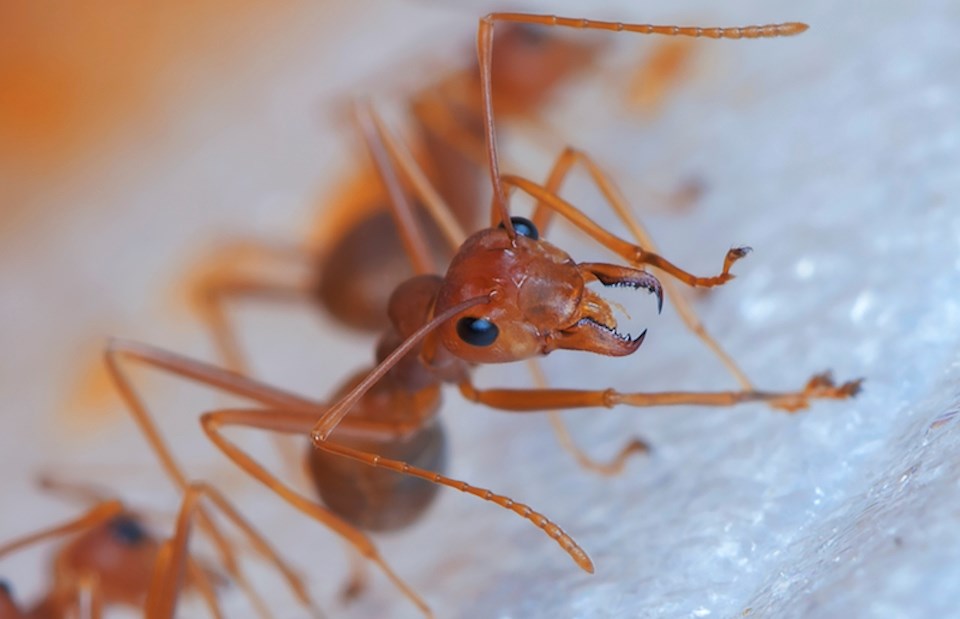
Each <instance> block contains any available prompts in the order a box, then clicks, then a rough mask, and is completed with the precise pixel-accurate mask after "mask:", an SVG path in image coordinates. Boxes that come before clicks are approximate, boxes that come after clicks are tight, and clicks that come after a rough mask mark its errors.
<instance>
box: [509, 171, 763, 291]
mask: <svg viewBox="0 0 960 619" xmlns="http://www.w3.org/2000/svg"><path fill="white" fill-rule="evenodd" d="M502 180H503V183H504V184H505V185H509V186H512V187H516V188H517V189H519V190H520V191H522V192H524V193H526V194H527V195H529V196H530V197H532V198H534V199H535V200H537V201H538V202H540V203H541V204H543V205H545V206H547V207H549V208H551V209H553V210H555V211H556V212H557V213H559V214H560V215H562V216H563V217H564V218H566V219H567V220H568V221H569V222H570V223H572V224H573V225H574V226H576V227H577V228H580V230H581V231H583V232H584V233H585V234H587V235H588V236H589V237H591V238H592V239H594V240H595V241H597V242H598V243H600V244H601V245H603V246H604V247H606V248H607V249H609V250H610V251H612V252H614V253H615V254H617V255H618V256H620V257H621V258H623V259H624V260H626V261H628V262H629V263H630V264H632V265H634V266H644V265H649V266H652V267H656V268H657V269H659V270H661V271H663V272H664V273H666V274H668V275H670V276H672V277H674V278H676V279H678V280H680V281H682V282H683V283H685V284H687V285H688V286H693V287H696V288H713V287H715V286H721V285H723V284H725V283H727V282H728V281H730V280H731V279H733V277H734V276H733V275H731V274H730V268H731V267H732V266H733V264H734V263H735V262H736V261H737V260H740V259H741V258H743V257H744V256H746V255H747V254H748V253H750V248H749V247H736V248H734V249H731V250H730V251H728V252H727V255H726V256H725V257H724V260H723V269H722V270H721V271H720V273H719V274H718V275H713V276H709V277H701V276H697V275H694V274H693V273H690V272H688V271H685V270H683V269H681V268H680V267H678V266H677V265H675V264H673V263H672V262H670V261H669V260H667V259H666V258H664V257H663V256H660V255H659V254H656V253H654V252H652V251H648V250H646V249H644V248H643V247H642V246H640V245H636V244H634V243H630V242H629V241H625V240H624V239H621V238H620V237H618V236H617V235H615V234H614V233H612V232H610V231H609V230H607V229H606V228H604V227H603V226H601V225H600V224H598V223H597V222H595V221H593V220H592V219H590V218H589V217H587V215H586V214H585V213H584V212H583V211H581V210H580V209H578V208H577V207H575V206H574V205H572V204H570V203H569V202H567V201H566V200H564V199H563V198H560V197H559V196H557V195H556V194H555V193H553V192H551V191H548V190H547V189H546V187H544V186H542V185H538V184H537V183H534V182H533V181H530V180H527V179H525V178H522V177H520V176H514V175H512V174H504V175H503V177H502Z"/></svg>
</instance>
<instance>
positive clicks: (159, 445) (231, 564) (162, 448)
mask: <svg viewBox="0 0 960 619" xmlns="http://www.w3.org/2000/svg"><path fill="white" fill-rule="evenodd" d="M143 352H149V349H148V350H147V351H142V350H141V347H138V346H136V345H130V344H125V343H122V342H120V341H117V340H113V341H111V342H110V343H109V344H108V345H107V348H106V350H105V352H104V359H105V362H106V365H107V369H108V371H109V373H110V376H111V378H112V379H113V381H114V385H115V386H116V388H117V391H118V392H119V394H120V396H121V397H122V399H123V400H124V403H125V404H126V408H127V410H128V411H129V412H130V414H131V415H132V416H133V418H134V421H135V422H136V423H137V425H138V427H139V428H140V431H141V432H142V433H143V435H144V437H145V438H146V439H147V443H148V444H149V446H150V448H151V450H152V451H153V452H154V454H155V455H156V456H157V458H158V460H159V461H160V464H161V467H162V468H163V470H164V472H165V473H166V475H167V476H168V477H169V478H170V480H171V481H172V482H173V483H174V485H175V486H176V487H177V488H178V489H179V490H180V492H182V493H186V492H187V491H188V490H189V489H190V487H191V483H192V482H191V481H189V480H188V478H187V476H186V474H185V473H184V472H183V469H182V468H181V466H180V464H179V463H178V462H177V460H176V458H175V457H174V456H173V453H172V452H171V450H170V448H169V447H168V446H167V443H166V441H165V440H164V439H163V437H162V435H161V434H160V431H159V430H158V428H157V427H156V424H155V423H154V421H153V418H152V416H151V415H150V413H149V411H148V409H147V407H146V405H145V404H144V403H143V401H142V400H141V398H140V396H139V394H138V393H137V391H136V389H135V388H134V387H133V382H132V381H131V380H130V378H129V377H128V375H127V373H126V372H125V371H124V369H123V367H122V364H121V360H122V359H127V360H134V361H140V362H142V363H147V364H148V365H151V364H150V363H149V362H148V361H146V358H149V354H146V355H144V354H143ZM152 365H154V366H155V367H160V368H161V369H163V368H164V367H165V366H163V365H162V363H161V364H157V363H154V364H152ZM175 373H176V372H175ZM223 374H225V375H226V376H229V377H230V378H231V379H232V380H233V381H234V382H242V381H243V378H242V376H241V375H239V374H237V373H235V372H230V371H224V372H223ZM181 375H183V374H181ZM187 377H189V375H188V376H187ZM201 382H202V381H201ZM205 487H207V486H205ZM217 496H219V495H217ZM211 497H212V495H211ZM214 502H215V503H216V500H214ZM221 508H222V511H224V514H225V515H227V516H228V517H229V516H230V515H231V513H232V514H234V515H236V516H239V514H238V513H237V512H236V510H233V509H232V508H230V509H229V510H227V509H225V508H223V506H222V505H221ZM196 509H197V519H198V522H199V524H200V527H201V529H202V530H203V531H204V533H205V534H206V535H208V536H209V537H210V539H211V541H212V542H213V544H214V546H215V547H216V549H217V552H218V554H219V555H220V560H221V562H222V563H223V565H224V569H226V571H227V573H228V574H230V577H231V578H232V579H233V580H235V581H236V582H237V584H238V585H239V586H240V588H241V589H242V590H243V591H244V593H245V594H246V595H247V597H249V598H250V600H251V601H252V602H253V604H254V606H255V607H257V609H258V612H259V613H260V614H261V615H263V616H270V612H269V607H268V605H267V604H266V602H265V601H264V600H263V598H261V597H260V595H259V594H258V593H257V591H256V590H255V589H254V588H253V586H252V584H251V583H250V581H249V579H248V578H247V577H246V575H245V573H244V572H243V570H242V568H241V566H240V563H239V561H238V560H237V556H236V553H235V552H234V549H233V547H232V545H231V543H230V542H229V540H228V539H227V538H226V537H225V536H224V534H223V533H222V532H221V531H220V529H219V527H218V526H217V525H216V523H215V522H214V520H213V519H212V518H211V517H210V515H209V513H207V511H206V510H205V509H204V508H203V506H198V507H197V508H196ZM235 522H236V524H237V526H238V527H239V528H240V529H241V530H243V531H244V532H246V533H247V534H248V535H253V534H255V530H253V529H252V528H245V526H247V527H248V525H241V522H242V520H237V521H235ZM251 539H253V538H251ZM256 539H257V540H259V541H254V544H253V545H254V548H255V549H258V550H260V551H262V552H261V553H262V554H263V555H264V557H265V558H266V559H267V560H268V561H269V562H271V563H273V564H274V566H275V567H276V568H277V569H278V571H279V572H280V573H281V576H282V577H283V578H284V579H285V580H286V581H287V583H288V586H289V587H290V588H291V590H292V591H293V592H294V595H295V596H296V597H297V599H298V600H299V601H300V602H301V603H302V604H304V606H306V607H308V608H311V609H313V608H315V607H316V605H315V604H314V603H313V602H312V600H310V599H309V597H306V598H305V597H303V596H304V595H306V590H305V588H304V587H303V585H302V583H301V582H300V581H299V579H298V577H296V575H295V572H294V570H293V569H292V568H290V567H289V566H287V565H286V563H285V562H284V561H283V560H282V559H280V558H279V556H278V555H277V554H276V553H275V552H273V551H270V552H266V549H268V548H270V547H269V545H268V544H267V543H266V542H265V541H262V538H260V537H259V535H258V534H256Z"/></svg>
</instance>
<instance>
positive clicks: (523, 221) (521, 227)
mask: <svg viewBox="0 0 960 619" xmlns="http://www.w3.org/2000/svg"><path fill="white" fill-rule="evenodd" d="M510 223H512V224H513V229H514V230H516V231H517V234H519V235H520V236H525V237H527V238H528V239H532V240H534V241H536V240H537V239H539V238H540V232H539V231H538V230H537V227H536V226H535V225H533V222H532V221H530V220H529V219H527V218H526V217H511V218H510ZM500 227H501V228H503V224H500Z"/></svg>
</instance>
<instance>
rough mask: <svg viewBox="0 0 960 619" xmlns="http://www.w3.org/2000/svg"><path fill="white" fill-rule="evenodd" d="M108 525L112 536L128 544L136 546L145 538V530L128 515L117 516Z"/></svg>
mask: <svg viewBox="0 0 960 619" xmlns="http://www.w3.org/2000/svg"><path fill="white" fill-rule="evenodd" d="M109 526H110V532H111V533H112V534H113V537H114V538H116V539H117V540H118V541H120V542H122V543H124V544H127V545H128V546H136V545H137V544H139V543H140V542H142V541H143V540H145V539H146V538H147V532H146V531H144V530H143V527H142V526H140V523H139V522H137V521H136V520H135V519H134V518H131V517H130V516H117V517H116V518H114V519H113V520H111V521H110V525H109Z"/></svg>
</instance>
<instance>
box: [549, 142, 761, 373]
mask: <svg viewBox="0 0 960 619" xmlns="http://www.w3.org/2000/svg"><path fill="white" fill-rule="evenodd" d="M576 164H580V165H581V166H583V167H584V168H585V169H586V171H587V173H588V174H589V175H590V178H591V179H592V180H593V182H594V184H595V185H596V186H597V188H598V189H599V190H600V192H601V194H602V195H603V197H604V199H605V200H606V202H607V204H608V205H609V206H610V207H611V208H612V209H613V211H614V212H615V213H616V214H617V216H618V217H619V218H620V220H621V221H622V222H623V223H624V225H625V226H626V227H627V228H628V229H629V230H630V233H631V234H632V235H633V238H634V239H635V240H636V242H637V243H638V245H640V247H642V248H644V249H647V250H649V251H651V252H657V251H658V250H657V246H656V244H655V243H654V241H653V237H651V236H650V233H649V232H648V231H647V229H646V228H645V227H644V225H643V224H642V223H641V222H640V220H639V219H638V218H637V217H636V215H635V214H634V213H633V212H632V210H631V209H630V207H629V206H628V205H627V201H626V199H624V197H623V194H622V193H621V192H620V190H619V189H618V188H617V186H616V185H615V184H614V183H613V181H612V179H610V177H609V176H608V175H607V174H606V173H605V172H604V171H603V170H602V169H601V168H600V166H598V165H597V164H596V162H595V161H594V160H593V159H592V158H591V157H590V156H589V155H587V154H586V153H584V152H583V151H580V150H577V149H574V148H571V147H567V148H566V149H565V150H564V151H563V153H562V154H561V155H560V157H558V158H557V161H556V163H555V164H554V166H553V169H552V171H551V172H550V176H549V177H548V179H547V183H546V185H545V189H546V190H547V191H548V192H550V193H552V194H555V195H559V192H560V187H561V186H562V184H563V182H564V181H565V180H566V177H567V175H569V174H570V172H571V170H572V169H573V166H574V165H576ZM553 213H554V211H553V210H552V209H551V208H549V206H548V205H547V204H545V203H544V202H539V203H538V204H537V206H536V208H535V210H534V215H533V221H534V223H535V224H539V227H540V229H541V230H543V229H545V226H546V225H548V224H549V223H550V221H551V220H552V215H553ZM747 249H748V248H742V249H741V250H740V251H742V250H747ZM740 251H738V250H731V252H736V253H740ZM730 258H731V254H730V253H728V254H727V259H728V260H730ZM731 263H732V262H731ZM724 267H725V269H729V266H728V264H726V263H725V264H724ZM657 273H658V269H657V268H656V266H654V275H656V274H657ZM731 277H732V276H731ZM660 283H661V284H662V285H663V290H664V293H665V294H666V296H667V298H668V299H669V300H670V301H671V302H672V303H673V305H674V307H676V309H677V313H678V314H679V315H680V319H681V320H683V323H684V324H685V325H686V327H687V329H689V330H690V331H691V332H692V333H693V334H694V335H695V336H696V337H697V338H699V339H700V341H702V342H703V343H704V344H705V345H706V346H707V348H709V349H710V350H711V351H712V352H713V354H714V355H716V357H717V358H718V359H719V360H720V362H721V363H722V364H723V366H724V367H725V368H726V369H727V371H728V372H730V374H731V375H732V376H733V378H734V380H736V381H737V383H738V384H739V385H740V388H741V389H744V390H748V391H749V390H751V389H753V384H752V383H751V382H750V379H749V378H748V377H747V375H746V373H745V372H744V371H743V370H742V369H740V366H739V365H737V363H736V362H735V361H734V360H733V357H731V356H730V355H729V354H728V353H727V351H725V350H724V349H723V347H721V346H720V344H719V343H718V342H717V341H716V340H715V339H714V338H713V336H712V335H710V333H708V332H707V330H706V328H705V327H704V326H703V322H702V321H701V320H700V318H699V317H698V316H697V314H696V312H695V311H694V309H693V306H692V305H691V304H690V301H689V300H688V299H687V298H686V297H685V296H684V295H683V293H682V292H681V291H680V290H678V289H677V287H676V285H675V284H674V282H673V280H672V279H670V278H661V281H660Z"/></svg>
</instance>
